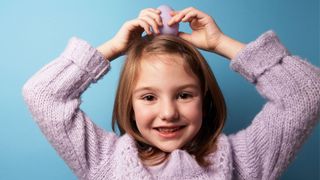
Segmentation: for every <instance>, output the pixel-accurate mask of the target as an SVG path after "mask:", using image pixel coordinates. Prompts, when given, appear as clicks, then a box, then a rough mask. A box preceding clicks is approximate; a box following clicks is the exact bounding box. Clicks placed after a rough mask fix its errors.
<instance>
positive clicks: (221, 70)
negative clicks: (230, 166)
mask: <svg viewBox="0 0 320 180" xmlns="http://www.w3.org/2000/svg"><path fill="white" fill-rule="evenodd" d="M181 2H182V1H181ZM161 4H169V5H171V6H172V7H173V8H175V9H177V10H179V9H183V8H186V7H188V6H194V7H196V8H198V9H200V10H202V11H204V12H207V13H208V14H210V15H211V16H212V17H214V18H215V19H216V21H217V23H218V25H219V26H220V27H221V29H222V30H223V32H224V33H225V34H227V35H229V36H231V37H233V38H235V39H238V40H240V41H242V42H245V43H247V42H250V41H252V40H254V39H255V38H257V37H258V36H259V35H260V34H261V33H263V32H265V31H267V30H269V29H273V30H274V31H275V32H276V33H277V34H278V36H279V37H280V39H281V41H282V43H283V44H284V45H285V46H286V47H287V48H288V49H289V50H290V51H291V52H292V53H293V54H297V55H299V56H301V57H303V58H305V59H308V60H309V61H310V62H311V63H312V64H314V65H316V66H318V67H319V66H320V63H319V2H318V1H317V0H308V1H303V0H300V1H299V0H282V1H279V0H268V1H258V0H246V1H240V0H238V1H212V0H202V1H192V0H184V1H183V3H178V2H177V1H175V2H170V1H161V0H158V1H151V0H139V1H129V0H127V1H124V0H117V1H106V0H99V1H84V0H71V1H66V0H64V1H62V0H55V1H45V0H41V1H40V0H39V1H37V0H29V1H18V0H2V1H0V51H1V58H0V68H1V71H0V73H1V75H0V82H1V88H0V91H1V92H0V101H1V110H0V119H1V126H0V179H6V180H8V179H47V180H49V179H76V177H75V176H74V175H73V174H72V172H71V170H70V169H69V168H68V167H67V166H66V165H65V163H64V162H63V160H62V159H60V157H59V156H58V155H57V153H56V152H55V151H54V149H53V148H52V147H51V146H50V144H49V143H48V142H47V141H46V139H45V138H44V136H43V135H42V134H41V132H40V130H39V129H38V127H37V125H36V124H35V123H34V122H33V120H32V117H31V114H30V113H29V112H28V110H27V108H26V106H25V104H24V102H23V99H22V96H21V88H22V86H23V84H24V82H25V81H26V80H27V79H28V78H30V76H31V75H32V74H34V73H35V72H36V71H37V70H39V69H40V68H41V67H42V66H44V65H45V64H47V63H49V62H50V61H51V60H52V59H53V58H55V57H57V56H58V55H59V54H60V53H61V52H62V51H63V49H64V47H65V45H66V44H67V42H68V40H69V38H70V37H72V36H78V37H80V38H83V39H85V40H87V41H88V42H89V43H91V44H92V45H93V46H98V45H99V44H101V43H103V42H104V41H105V40H108V39H109V38H111V37H112V36H113V35H114V34H115V33H116V32H117V30H118V29H119V28H120V26H121V25H122V23H124V22H125V21H127V20H129V19H133V18H135V17H136V16H137V15H138V13H139V11H140V10H141V9H143V8H146V7H158V6H159V5H161ZM181 29H182V30H184V31H187V32H190V31H189V29H188V26H187V25H186V24H184V25H181ZM203 54H204V55H205V57H206V58H207V60H208V61H209V63H210V65H211V67H212V69H213V71H214V72H215V75H216V77H217V79H218V82H219V84H220V86H221V88H222V91H223V92H224V95H225V98H226V100H227V106H228V108H229V112H228V121H227V125H226V128H225V132H226V133H227V134H230V133H232V132H236V131H238V130H240V129H242V128H244V127H246V126H248V125H249V123H250V122H251V120H252V119H253V118H254V116H255V114H257V113H258V112H259V110H260V109H261V107H262V106H263V104H264V103H265V100H263V99H262V97H260V95H259V94H258V93H257V91H256V90H255V88H254V86H253V85H251V84H250V83H248V82H247V81H245V80H244V79H243V78H242V77H240V76H239V75H238V74H236V73H235V72H233V71H231V70H230V68H229V62H228V61H227V60H225V59H224V58H222V57H220V56H217V55H214V54H210V53H207V52H203ZM122 63H123V58H119V60H117V61H114V62H112V70H111V71H110V72H109V74H108V75H107V76H105V77H104V78H103V79H102V80H101V81H99V82H98V84H95V85H92V86H90V88H89V89H88V90H87V91H86V92H85V93H84V95H83V102H84V103H83V104H82V106H81V107H82V108H83V109H84V110H85V111H86V112H87V114H88V115H89V116H90V117H91V118H92V119H93V120H94V121H95V122H96V123H97V124H99V125H100V126H102V127H103V128H105V129H106V130H109V131H110V130H111V128H110V124H111V121H110V119H111V112H112V107H113V105H112V104H113V99H114V94H115V89H116V88H115V87H116V84H117V80H118V76H119V70H120V67H121V65H122ZM319 128H320V127H319V125H317V127H316V128H315V129H314V131H313V133H312V136H311V137H310V138H309V139H308V140H307V141H306V144H305V145H304V146H303V148H302V149H301V151H300V152H299V154H298V156H297V157H296V158H295V160H294V161H293V163H292V164H291V165H290V166H289V168H288V169H287V170H286V171H285V173H284V174H283V176H282V178H281V179H288V180H289V179H290V180H294V179H308V180H309V179H310V180H311V179H319V140H320V139H319Z"/></svg>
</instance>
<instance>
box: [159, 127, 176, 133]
mask: <svg viewBox="0 0 320 180" xmlns="http://www.w3.org/2000/svg"><path fill="white" fill-rule="evenodd" d="M178 129H180V127H176V128H164V127H161V128H158V130H159V131H160V132H174V131H176V130H178Z"/></svg>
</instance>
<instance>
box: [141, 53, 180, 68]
mask: <svg viewBox="0 0 320 180" xmlns="http://www.w3.org/2000/svg"><path fill="white" fill-rule="evenodd" d="M154 63H165V64H169V65H175V66H177V65H180V66H181V65H185V64H186V63H185V60H184V59H183V58H182V56H181V55H179V54H151V55H147V56H144V57H142V58H141V66H143V65H144V64H154Z"/></svg>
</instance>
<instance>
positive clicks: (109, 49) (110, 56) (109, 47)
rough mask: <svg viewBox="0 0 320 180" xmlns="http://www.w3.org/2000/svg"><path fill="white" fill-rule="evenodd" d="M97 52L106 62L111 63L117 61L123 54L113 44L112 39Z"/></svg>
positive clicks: (98, 48)
mask: <svg viewBox="0 0 320 180" xmlns="http://www.w3.org/2000/svg"><path fill="white" fill-rule="evenodd" d="M97 50H98V51H99V52H100V53H101V54H102V55H103V57H104V58H105V59H106V60H109V61H112V60H114V59H116V58H117V57H119V56H120V54H121V53H118V51H117V48H116V46H115V44H114V43H113V40H112V39H111V40H109V41H107V42H105V43H103V44H101V45H100V46H99V47H97Z"/></svg>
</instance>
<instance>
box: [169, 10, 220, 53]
mask: <svg viewBox="0 0 320 180" xmlns="http://www.w3.org/2000/svg"><path fill="white" fill-rule="evenodd" d="M171 15H172V18H171V20H170V21H169V22H168V25H169V26H171V25H173V24H175V23H179V22H189V24H190V27H191V29H192V33H191V34H187V33H184V32H179V34H178V36H179V37H181V38H182V39H185V40H186V41H188V42H190V43H192V44H193V45H194V46H196V47H198V48H200V49H204V50H206V51H211V52H215V50H216V47H217V46H218V45H219V43H220V41H221V39H222V36H223V33H222V32H221V30H220V29H219V27H218V26H217V24H216V23H215V21H214V20H213V19H212V17H211V16H209V15H208V14H206V13H204V12H202V11H200V10H198V9H195V8H193V7H189V8H186V9H183V10H181V11H174V12H172V14H171Z"/></svg>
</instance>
